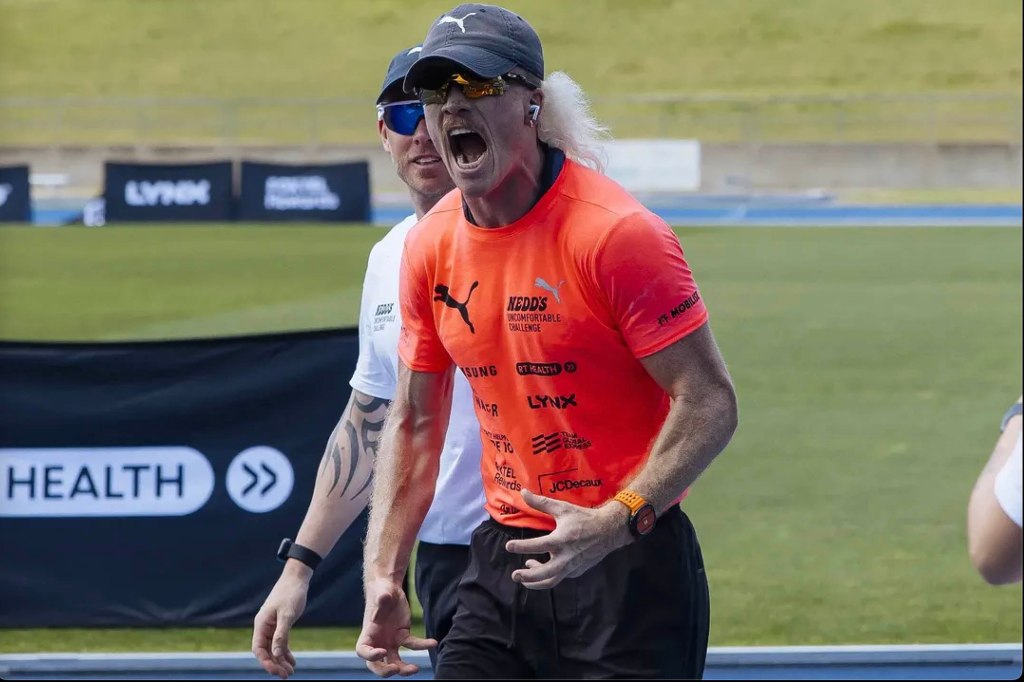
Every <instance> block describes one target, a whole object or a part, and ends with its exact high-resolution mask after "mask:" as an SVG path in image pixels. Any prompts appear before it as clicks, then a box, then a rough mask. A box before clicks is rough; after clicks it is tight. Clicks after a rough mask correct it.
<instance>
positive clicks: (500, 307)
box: [356, 4, 737, 679]
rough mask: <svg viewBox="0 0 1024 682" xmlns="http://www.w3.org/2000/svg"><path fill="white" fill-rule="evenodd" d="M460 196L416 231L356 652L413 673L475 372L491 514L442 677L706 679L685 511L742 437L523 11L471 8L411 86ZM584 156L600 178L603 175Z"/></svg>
mask: <svg viewBox="0 0 1024 682" xmlns="http://www.w3.org/2000/svg"><path fill="white" fill-rule="evenodd" d="M406 89H407V90H409V89H415V90H416V91H417V92H418V93H419V95H420V99H421V100H422V101H423V102H424V104H425V105H426V107H425V114H426V122H427V129H428V131H429V133H430V136H431V138H432V139H433V140H434V143H435V147H436V148H437V149H438V151H439V153H440V154H441V156H442V159H443V160H444V162H445V165H446V166H447V167H448V170H449V172H450V174H451V176H452V179H453V180H454V182H455V184H456V187H457V190H456V191H453V192H452V193H450V194H449V195H447V196H446V197H445V198H443V199H442V200H441V201H440V202H439V203H438V204H437V205H436V206H435V207H434V208H433V209H432V210H431V212H430V213H429V214H427V215H426V216H425V217H424V218H423V219H422V221H421V222H420V223H419V224H418V225H417V227H416V228H414V229H413V231H412V232H411V233H410V235H409V238H408V240H407V241H406V245H405V254H404V256H403V263H402V282H401V289H402V290H401V296H400V300H401V307H402V315H403V320H404V327H403V330H402V334H401V338H400V342H399V356H400V358H401V361H402V363H401V364H400V367H399V378H398V390H397V393H396V398H395V401H394V403H393V405H392V411H391V414H390V417H389V420H388V423H387V427H386V429H385V433H384V435H383V437H382V446H381V448H380V451H379V452H380V456H379V457H380V459H379V462H378V467H377V480H376V483H375V488H374V492H373V501H372V504H371V516H370V528H369V532H368V536H367V543H366V556H365V564H364V572H365V576H364V578H365V588H366V604H367V605H366V613H365V615H364V620H363V632H362V634H361V635H360V638H359V641H358V642H357V646H356V651H357V653H358V654H359V655H360V656H362V657H363V658H365V659H366V660H367V661H368V666H369V667H370V669H371V670H373V671H374V672H376V673H377V674H380V675H383V676H388V675H392V674H395V673H400V674H410V673H413V672H415V671H416V667H415V666H413V665H411V664H408V663H405V662H404V661H402V660H401V658H400V656H399V653H398V648H399V646H406V647H408V648H413V649H416V648H426V647H430V646H433V641H432V640H424V639H420V638H418V637H413V636H411V634H410V630H409V624H410V621H409V610H408V602H407V599H406V596H405V594H404V593H403V592H402V585H401V578H402V576H403V575H404V573H405V570H406V566H407V564H408V559H409V554H410V552H411V550H412V545H413V542H414V539H415V535H416V530H417V528H418V527H419V524H420V523H421V521H422V519H423V516H424V513H425V512H426V509H427V507H428V506H429V505H430V502H431V493H432V491H433V485H432V481H433V480H434V478H435V477H436V475H437V470H438V452H439V451H440V446H441V439H442V438H443V436H444V432H445V426H446V424H447V420H448V413H449V410H450V407H449V406H450V403H451V387H452V376H453V371H454V368H455V367H458V368H459V370H460V371H462V372H463V373H464V374H465V375H466V377H467V379H468V380H469V383H470V386H471V387H472V389H473V392H474V394H475V401H474V402H475V404H476V412H477V417H478V419H479V421H480V425H481V435H482V437H483V441H484V455H483V458H482V461H481V470H482V473H483V479H484V487H485V494H486V498H487V502H486V509H487V511H488V512H489V515H490V519H489V520H487V521H485V522H484V523H483V524H482V525H481V526H480V527H479V528H478V529H477V530H476V532H475V533H474V534H473V538H472V541H471V547H470V564H469V568H468V569H467V572H466V574H465V577H464V579H463V580H462V582H461V583H460V584H459V590H458V603H459V605H458V609H457V611H456V616H455V620H454V623H453V625H452V630H451V631H450V633H449V635H448V637H447V638H446V639H445V641H444V642H443V644H442V645H441V647H440V649H439V651H438V665H437V668H436V670H435V676H436V677H437V678H439V679H445V678H470V677H472V678H478V679H486V678H488V677H700V676H701V675H702V674H703V668H704V659H705V655H706V651H707V639H708V621H709V609H710V607H709V602H708V593H707V581H706V577H705V574H704V567H703V561H702V559H701V555H700V548H699V545H698V543H697V537H696V534H695V532H694V530H693V527H692V525H691V524H690V522H689V520H688V519H687V517H686V515H685V514H684V513H683V512H682V510H681V509H680V508H679V505H678V502H679V501H680V500H681V498H682V496H683V495H684V493H685V490H686V488H687V486H689V485H690V484H692V483H693V481H694V480H696V478H697V477H698V476H699V475H700V473H701V472H702V471H703V470H704V469H705V468H706V467H707V466H708V464H710V462H711V460H712V459H713V458H714V457H715V456H716V455H717V454H718V453H719V452H721V450H722V449H723V448H724V447H725V445H726V444H727V443H728V441H729V439H730V438H731V436H732V433H733V431H734V430H735V427H736V421H737V416H736V415H737V410H736V400H735V393H734V391H733V388H732V382H731V379H730V377H729V374H728V372H727V371H726V368H725V364H724V361H723V360H722V357H721V355H720V354H719V352H718V349H717V346H716V344H715V341H714V338H713V336H712V334H711V330H710V328H709V326H708V322H707V319H708V317H707V311H706V309H705V307H704V302H703V300H702V298H701V295H700V292H699V290H698V289H697V286H696V284H695V283H694V281H693V277H692V275H691V272H690V269H689V267H688V265H687V263H686V260H685V258H684V256H683V251H682V248H681V247H680V244H679V240H678V239H677V237H676V236H675V234H674V233H673V232H672V231H671V230H670V229H669V228H668V226H666V225H665V224H664V222H663V221H661V220H660V219H659V218H657V217H656V216H654V215H653V214H651V213H650V212H649V211H647V210H646V209H645V208H644V207H643V206H642V205H640V203H639V202H637V201H636V200H635V199H634V198H633V197H631V196H630V195H629V194H627V193H626V192H625V191H624V190H623V189H622V188H621V187H619V186H618V185H616V184H615V183H614V182H612V181H611V180H609V179H607V178H606V177H604V176H603V175H601V174H600V173H599V172H597V171H595V170H594V169H593V168H594V167H597V166H599V162H598V156H597V154H596V152H597V150H598V146H597V141H598V140H597V137H596V135H595V133H596V132H597V128H596V124H594V122H593V119H592V118H591V117H590V116H589V114H588V113H587V111H586V108H585V106H584V105H583V104H582V102H584V101H585V100H584V98H583V97H582V93H581V92H580V91H579V88H578V86H576V84H575V83H574V82H572V81H571V79H569V78H568V77H567V76H565V75H564V74H558V73H556V74H552V75H551V76H550V77H548V78H547V80H545V79H544V63H543V51H542V48H541V44H540V39H539V38H538V37H537V34H536V33H535V32H534V30H533V29H532V27H530V25H529V24H528V23H527V22H526V21H525V20H523V19H522V18H521V17H519V16H517V15H515V14H513V13H511V12H509V11H507V10H504V9H502V8H500V7H495V6H492V5H478V4H467V5H460V6H459V7H457V8H455V9H454V10H452V11H450V12H448V13H447V14H445V15H444V16H442V17H440V18H438V19H437V20H436V21H435V22H434V23H433V25H432V26H431V28H430V31H429V33H428V34H427V38H426V40H425V41H424V45H423V51H422V52H421V53H420V58H419V60H418V61H417V62H416V64H414V65H413V67H412V68H411V69H410V71H409V75H408V76H407V77H406ZM588 166H590V167H588Z"/></svg>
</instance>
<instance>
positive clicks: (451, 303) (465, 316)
mask: <svg viewBox="0 0 1024 682" xmlns="http://www.w3.org/2000/svg"><path fill="white" fill-rule="evenodd" d="M479 284H480V282H473V285H472V286H470V287H469V293H468V294H467V295H466V300H465V301H464V302H462V303H460V302H459V301H456V300H455V299H454V298H452V295H451V293H450V292H449V291H448V285H447V284H438V285H437V286H436V287H434V293H435V294H437V296H435V297H434V300H435V301H443V302H444V304H445V305H446V306H448V307H449V308H454V309H455V310H458V311H459V313H460V314H461V315H462V321H463V322H465V323H466V325H468V326H469V333H470V334H476V329H474V328H473V323H472V322H470V321H469V311H468V310H466V306H468V305H469V299H470V297H471V296H472V295H473V290H474V289H476V288H477V286H478V285H479Z"/></svg>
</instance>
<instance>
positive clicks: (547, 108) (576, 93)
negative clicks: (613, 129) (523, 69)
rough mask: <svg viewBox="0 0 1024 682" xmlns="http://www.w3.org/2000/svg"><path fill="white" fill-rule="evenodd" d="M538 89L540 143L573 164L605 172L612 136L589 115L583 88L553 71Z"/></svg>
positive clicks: (561, 72) (564, 74) (588, 104)
mask: <svg viewBox="0 0 1024 682" xmlns="http://www.w3.org/2000/svg"><path fill="white" fill-rule="evenodd" d="M540 89H541V91H542V92H543V93H544V106H543V107H541V110H540V116H539V117H538V118H537V136H538V137H539V138H540V141H541V142H544V143H546V144H548V145H550V146H552V147H556V148H557V149H561V150H562V151H563V152H565V155H566V157H568V158H570V159H572V160H573V161H575V162H576V163H579V164H581V165H583V166H587V167H589V168H592V169H593V170H596V171H597V172H599V173H604V171H605V167H606V166H607V157H606V155H605V152H604V143H605V142H607V141H609V140H611V135H610V133H609V130H608V128H607V127H606V126H604V125H602V124H601V123H600V122H599V121H598V120H597V118H595V117H594V114H593V112H591V110H590V102H589V100H588V99H587V96H586V94H585V93H584V92H583V88H581V87H580V85H579V83H577V82H576V81H574V80H573V79H572V78H570V77H569V74H567V73H565V72H563V71H555V72H554V73H552V74H550V75H549V76H548V77H547V78H546V79H545V80H544V82H543V83H542V84H541V86H540Z"/></svg>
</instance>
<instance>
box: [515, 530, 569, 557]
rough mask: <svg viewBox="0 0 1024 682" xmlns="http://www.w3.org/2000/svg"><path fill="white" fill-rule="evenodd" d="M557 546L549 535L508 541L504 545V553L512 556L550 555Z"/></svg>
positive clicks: (555, 541) (556, 542)
mask: <svg viewBox="0 0 1024 682" xmlns="http://www.w3.org/2000/svg"><path fill="white" fill-rule="evenodd" d="M558 546H559V543H558V541H557V540H552V539H551V536H550V535H542V536H540V537H539V538H530V539H528V540H509V541H508V542H506V543H505V551H508V552H512V553H513V554H550V553H551V552H552V551H553V550H555V549H556V548H557V547H558Z"/></svg>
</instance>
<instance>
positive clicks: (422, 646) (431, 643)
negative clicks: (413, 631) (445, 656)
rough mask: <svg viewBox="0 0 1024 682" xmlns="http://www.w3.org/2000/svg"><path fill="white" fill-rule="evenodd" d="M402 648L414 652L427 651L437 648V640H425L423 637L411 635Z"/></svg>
mask: <svg viewBox="0 0 1024 682" xmlns="http://www.w3.org/2000/svg"><path fill="white" fill-rule="evenodd" d="M402 646H404V647H405V648H406V649H411V650H413V651H426V650H427V649H433V648H434V647H436V646H437V640H436V639H433V638H426V639H424V638H423V637H413V636H412V635H409V636H408V637H406V638H405V641H404V642H402Z"/></svg>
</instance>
